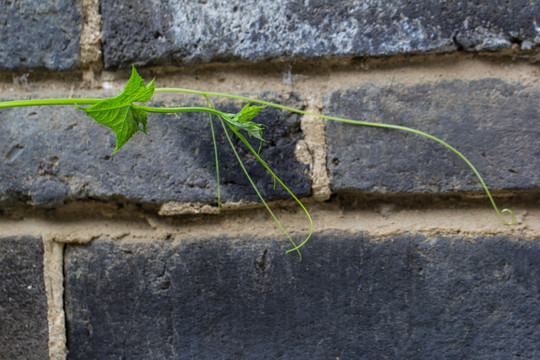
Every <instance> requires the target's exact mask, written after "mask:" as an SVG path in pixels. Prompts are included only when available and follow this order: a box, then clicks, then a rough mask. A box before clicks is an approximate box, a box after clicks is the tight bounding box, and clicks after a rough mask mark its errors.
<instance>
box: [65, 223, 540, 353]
mask: <svg viewBox="0 0 540 360" xmlns="http://www.w3.org/2000/svg"><path fill="white" fill-rule="evenodd" d="M303 253H304V261H303V262H298V259H297V258H296V257H295V256H288V255H285V254H284V248H282V247H281V242H279V243H278V242H276V241H274V240H271V239H265V238H256V239H253V238H248V237H240V238H235V239H231V238H227V237H225V236H223V237H215V238H209V239H197V240H193V241H192V242H190V241H187V242H185V241H184V242H168V243H165V242H144V243H133V242H131V243H127V242H119V241H112V240H110V239H106V238H102V239H98V240H95V241H93V242H92V243H91V244H89V245H84V246H71V245H68V247H67V251H66V257H65V274H66V293H65V301H66V315H67V328H68V346H69V358H70V359H84V358H86V357H87V355H88V354H92V355H93V356H94V357H96V358H107V359H120V358H124V359H125V358H128V359H142V358H153V359H171V358H174V359H188V358H189V359H191V358H197V359H232V358H238V359H240V358H242V359H262V358H268V359H336V358H340V359H465V358H471V359H473V358H474V359H509V358H513V357H516V358H517V357H519V358H520V359H530V360H532V359H538V358H540V344H539V343H538V340H537V339H538V338H540V327H539V326H538V319H539V318H540V299H539V297H538V294H539V291H540V287H539V286H540V239H536V240H532V241H524V240H519V239H511V238H505V237H488V238H474V239H472V238H461V237H455V238H445V237H434V238H425V237H423V236H420V235H417V236H413V235H406V234H404V235H399V236H395V237H391V238H386V239H378V240H372V239H369V238H368V237H366V236H364V235H362V234H356V235H351V234H347V233H340V232H327V233H321V234H316V235H315V236H314V237H313V239H312V241H311V243H310V244H309V245H308V246H307V247H306V248H305V250H304V252H303Z"/></svg>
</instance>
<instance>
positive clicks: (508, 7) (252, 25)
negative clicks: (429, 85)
mask: <svg viewBox="0 0 540 360" xmlns="http://www.w3.org/2000/svg"><path fill="white" fill-rule="evenodd" d="M101 9H102V16H103V51H104V61H105V66H106V67H107V68H115V67H129V66H131V65H132V64H136V65H142V64H148V65H164V64H183V63H194V62H211V61H238V60H239V61H260V60H265V59H271V58H287V57H288V58H293V57H294V58H299V57H303V58H320V57H328V56H343V55H345V56H381V55H390V54H415V53H428V52H429V53H446V52H452V51H456V50H465V51H494V50H501V49H505V48H510V47H512V46H514V45H517V46H518V47H520V48H522V49H524V50H529V49H531V48H533V47H534V46H537V45H538V44H540V37H539V34H538V30H537V29H538V25H535V24H538V23H540V1H537V0H533V1H529V0H513V1H503V0H496V1H493V0H490V1H486V0H483V1H451V2H449V1H443V0H437V1H428V0H422V1H406V0H391V1H389V0H378V1H370V2H359V1H356V2H351V1H346V0H339V1H320V0H317V1H301V0H279V1H276V0H265V1H254V0H249V1H246V0H242V1H240V0H234V1H226V2H223V1H216V0H208V1H191V0H168V1H161V2H159V4H158V3H156V2H154V1H150V0H137V1H131V0H121V1H119V0H103V1H102V4H101Z"/></svg>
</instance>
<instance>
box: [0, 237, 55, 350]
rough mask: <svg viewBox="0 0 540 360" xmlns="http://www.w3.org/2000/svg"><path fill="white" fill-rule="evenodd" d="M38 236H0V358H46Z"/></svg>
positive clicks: (45, 307) (44, 315)
mask: <svg viewBox="0 0 540 360" xmlns="http://www.w3.org/2000/svg"><path fill="white" fill-rule="evenodd" d="M48 333H49V328H48V323H47V297H46V294H45V283H44V280H43V243H42V241H41V239H40V238H39V237H31V236H19V237H0V344H1V346H0V359H48V358H49V349H48Z"/></svg>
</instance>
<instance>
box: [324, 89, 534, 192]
mask: <svg viewBox="0 0 540 360" xmlns="http://www.w3.org/2000/svg"><path fill="white" fill-rule="evenodd" d="M538 99H540V89H538V88H537V87H525V86H523V85H521V84H519V83H508V82H504V81H501V80H497V79H483V80H475V81H463V80H453V81H441V82H433V83H424V84H420V85H412V86H406V85H393V86H391V87H388V86H375V85H372V84H368V85H365V86H361V87H356V88H347V89H343V90H338V91H336V92H334V93H332V94H330V95H329V96H328V97H326V98H325V113H326V114H332V115H336V116H342V117H349V118H353V119H360V120H367V121H371V122H383V123H391V124H398V125H404V126H409V127H413V128H416V129H419V130H422V131H424V132H427V133H429V134H432V135H434V136H437V137H439V138H441V139H443V140H444V141H447V142H448V143H450V144H451V145H453V146H454V147H455V148H457V149H458V150H459V151H460V152H462V153H463V154H464V155H465V156H467V157H468V158H469V159H470V161H471V162H472V163H473V164H474V165H475V166H476V167H477V169H478V170H479V171H480V173H481V175H482V176H483V177H484V180H485V181H486V183H487V184H488V186H489V187H490V188H492V189H503V190H530V189H538V187H539V186H540V173H539V172H538V169H539V168H540V143H539V142H538V141H537V140H538V138H540V128H539V127H538V119H539V117H540V116H539V115H540V114H539V113H538V106H537V103H538ZM326 128H327V136H328V138H327V141H328V153H327V164H328V168H329V171H330V175H331V178H332V188H333V190H334V191H335V192H343V191H363V192H368V193H375V192H382V193H438V192H442V193H448V192H457V191H459V192H463V191H482V188H481V186H480V184H479V182H478V181H477V179H476V177H475V175H474V173H473V172H472V170H471V169H470V168H469V167H468V166H467V165H466V164H465V162H463V161H462V160H461V159H460V158H459V157H458V156H457V155H456V154H454V153H453V152H451V151H450V150H448V149H447V148H445V147H443V146H442V145H441V144H439V143H437V142H435V141H433V140H428V139H425V138H423V137H420V136H419V135H415V134H411V133H406V132H401V131H396V130H386V129H378V128H369V127H364V126H356V125H347V124H340V123H336V122H332V121H329V122H327V123H326Z"/></svg>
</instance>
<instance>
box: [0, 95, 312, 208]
mask: <svg viewBox="0 0 540 360" xmlns="http://www.w3.org/2000/svg"><path fill="white" fill-rule="evenodd" d="M87 96H88V97H103V96H104V95H103V93H100V94H95V93H92V94H87ZM258 97H260V98H266V99H270V100H274V101H276V102H280V103H286V104H289V105H291V106H293V107H301V106H302V101H301V100H300V99H299V98H298V97H297V96H296V95H294V94H291V95H290V96H289V97H287V98H284V97H281V96H278V95H275V94H269V93H261V94H258ZM192 100H193V99H192ZM183 101H186V103H185V104H183V103H178V102H175V104H174V106H194V105H196V104H199V103H200V102H201V99H200V98H197V99H196V100H193V101H192V102H189V99H188V100H185V99H184V100H183ZM153 105H156V106H160V105H161V106H166V105H165V104H163V103H161V104H160V103H157V102H154V103H153ZM201 105H203V106H204V104H201ZM215 105H216V107H217V108H218V109H220V110H223V111H226V112H237V111H239V110H240V109H241V107H242V106H244V105H245V103H235V102H230V101H229V102H222V103H216V104H215ZM168 106H171V105H170V104H169V105H168ZM256 120H257V121H258V122H261V123H264V124H266V125H268V128H267V129H266V130H265V131H264V137H265V138H266V139H268V140H269V142H268V143H263V145H262V149H261V152H260V155H261V157H262V158H263V159H265V160H266V161H267V163H268V165H269V166H270V167H271V168H272V169H273V170H274V171H275V172H276V174H277V175H278V176H280V177H281V178H282V180H283V181H284V182H285V184H288V185H290V188H291V190H293V192H295V193H296V194H297V195H298V196H303V195H308V194H309V191H310V186H311V184H310V180H309V168H308V166H307V165H305V164H302V163H299V162H298V161H297V160H296V158H295V155H294V150H295V147H296V143H297V142H298V140H300V139H302V133H301V130H300V119H299V116H298V115H296V114H291V113H289V112H285V111H280V110H276V109H271V108H267V109H264V110H263V111H262V112H261V113H259V115H258V116H257V118H256ZM215 129H216V133H217V136H218V148H219V163H220V169H221V172H220V176H221V184H222V188H221V191H222V196H223V200H224V201H239V200H247V201H258V197H257V195H256V193H255V191H254V190H253V189H252V188H251V185H250V184H249V182H248V180H247V178H246V177H245V175H244V173H243V172H242V170H241V168H240V167H239V165H238V163H237V160H236V158H235V156H234V154H233V153H232V150H231V148H230V146H229V144H228V142H227V140H226V137H225V135H224V133H223V131H222V128H221V126H220V125H219V124H218V123H217V122H215ZM231 135H232V134H231ZM251 142H252V144H253V147H254V148H255V149H258V147H259V142H258V141H255V140H254V139H252V141H251ZM235 143H236V147H237V149H238V151H239V153H240V155H241V157H242V158H243V159H244V161H245V164H246V167H247V169H248V171H249V173H250V175H251V176H252V177H253V179H254V181H255V183H256V184H257V186H258V187H259V188H260V190H261V192H262V194H263V195H264V196H265V197H266V198H267V199H269V200H271V199H278V198H281V197H284V196H286V194H287V193H286V192H285V190H283V188H281V187H280V186H279V185H278V186H276V189H275V190H274V182H273V179H272V177H271V176H270V175H268V174H267V173H266V170H265V169H264V168H263V167H262V166H261V165H260V164H259V163H258V161H257V160H256V159H255V158H254V157H253V156H252V155H251V154H248V153H247V152H248V150H247V149H245V147H244V145H243V144H242V143H241V142H240V141H239V140H235ZM114 147H115V136H114V133H113V132H112V131H111V130H110V129H108V128H106V127H104V126H101V125H99V124H97V123H96V122H95V121H94V120H93V119H91V118H90V117H87V116H86V115H85V114H84V112H83V111H81V110H77V109H75V108H74V107H47V108H39V109H36V108H30V107H28V108H14V109H6V110H2V111H0V153H1V154H2V156H3V159H5V161H2V162H1V163H0V199H1V200H2V203H3V204H4V205H6V206H8V205H9V206H11V205H13V204H21V203H22V204H34V205H35V204H38V205H51V204H59V203H62V202H63V201H69V200H75V199H102V200H109V199H112V200H118V201H131V202H145V203H147V204H161V203H163V202H167V201H179V202H189V201H203V202H216V201H217V185H216V173H215V158H214V150H213V143H212V137H211V131H210V125H209V120H208V114H205V113H182V114H180V115H178V114H176V115H165V114H150V115H149V124H148V136H144V134H142V133H138V134H137V135H135V136H134V137H133V138H132V139H131V140H130V141H129V143H127V144H126V145H125V146H124V147H123V148H122V149H121V150H120V151H119V152H117V153H116V154H115V155H113V156H111V153H112V152H113V150H114Z"/></svg>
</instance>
